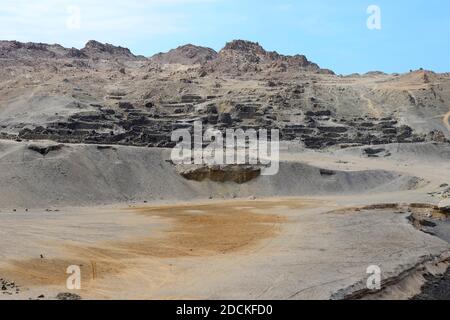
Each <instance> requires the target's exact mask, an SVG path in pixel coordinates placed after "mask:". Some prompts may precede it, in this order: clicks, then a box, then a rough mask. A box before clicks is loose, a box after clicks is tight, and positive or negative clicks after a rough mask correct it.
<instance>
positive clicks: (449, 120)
mask: <svg viewBox="0 0 450 320" xmlns="http://www.w3.org/2000/svg"><path fill="white" fill-rule="evenodd" d="M443 121H444V125H445V127H446V128H447V129H448V131H450V111H449V112H448V113H447V114H446V115H445V116H444V118H443Z"/></svg>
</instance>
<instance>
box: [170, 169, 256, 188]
mask: <svg viewBox="0 0 450 320" xmlns="http://www.w3.org/2000/svg"><path fill="white" fill-rule="evenodd" d="M176 169H177V172H178V173H179V174H180V175H181V176H183V177H184V178H185V179H188V180H194V181H205V180H210V181H213V182H220V183H223V182H235V183H238V184H242V183H246V182H249V181H251V180H254V179H256V178H258V177H259V176H260V175H261V168H259V167H257V166H248V165H220V166H219V165H217V166H207V165H198V166H197V165H178V166H177V167H176Z"/></svg>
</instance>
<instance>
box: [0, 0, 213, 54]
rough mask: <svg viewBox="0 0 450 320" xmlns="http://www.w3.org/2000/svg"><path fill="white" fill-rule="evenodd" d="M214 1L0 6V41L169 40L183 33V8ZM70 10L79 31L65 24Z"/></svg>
mask: <svg viewBox="0 0 450 320" xmlns="http://www.w3.org/2000/svg"><path fill="white" fill-rule="evenodd" d="M215 1H216V0H128V1H121V0H97V1H95V2H94V1H90V0H38V1H34V0H1V1H0V39H9V40H12V39H15V40H19V41H41V42H58V43H61V44H63V45H66V46H80V44H82V43H84V42H85V41H86V40H88V39H98V40H103V41H106V40H108V41H110V42H113V43H121V42H124V40H126V39H137V38H142V37H152V36H162V35H171V34H175V33H181V32H186V31H187V30H188V28H189V24H190V21H189V19H190V16H189V15H188V14H186V13H185V11H184V10H186V9H189V6H191V5H195V4H205V5H206V4H208V3H212V2H215ZM70 7H78V8H79V14H80V16H79V19H78V20H79V27H76V28H73V26H74V25H73V24H71V23H72V22H73V21H77V19H75V20H74V17H73V14H74V12H73V10H72V11H68V8H70ZM169 9H170V10H169ZM71 15H72V16H71ZM68 21H69V23H68ZM68 26H69V27H68ZM70 26H72V27H70ZM75 26H76V25H75Z"/></svg>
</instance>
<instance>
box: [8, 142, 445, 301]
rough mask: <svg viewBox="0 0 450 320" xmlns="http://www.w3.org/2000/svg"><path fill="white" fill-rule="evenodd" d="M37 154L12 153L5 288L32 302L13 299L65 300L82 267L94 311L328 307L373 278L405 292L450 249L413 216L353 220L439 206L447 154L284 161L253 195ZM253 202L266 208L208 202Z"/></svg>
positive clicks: (150, 159)
mask: <svg viewBox="0 0 450 320" xmlns="http://www.w3.org/2000/svg"><path fill="white" fill-rule="evenodd" d="M27 145H28V144H27V143H13V142H3V143H2V144H1V157H0V167H1V170H0V172H1V174H2V175H3V176H2V179H1V180H0V181H2V191H3V190H5V192H2V197H1V201H2V206H1V207H2V209H1V212H0V237H1V238H2V243H1V244H0V257H1V259H0V261H1V263H0V277H2V278H5V279H8V280H10V281H15V282H16V284H17V285H19V288H20V290H19V292H18V294H13V295H11V296H10V295H7V294H6V295H5V294H4V295H0V298H8V299H11V298H12V299H23V298H29V297H31V298H36V297H38V296H39V295H41V294H44V295H45V297H46V298H54V297H55V296H56V294H57V293H59V292H66V291H68V290H67V289H66V287H65V280H66V278H67V276H68V275H66V274H65V269H66V268H67V266H69V265H73V264H76V265H81V266H82V267H81V269H82V276H83V281H82V286H83V288H82V290H81V291H76V292H75V293H77V294H80V295H81V296H82V297H84V298H101V299H111V298H123V299H130V298H137V299H152V298H163V299H170V298H212V299H220V298H222V299H228V298H243V299H266V298H267V299H269V298H279V299H313V298H316V299H329V298H330V297H337V296H339V295H336V294H338V293H340V292H347V293H348V292H351V291H352V290H357V289H360V288H361V286H363V284H364V283H365V279H367V274H366V273H365V272H366V269H367V267H368V266H369V265H373V264H375V265H379V266H380V267H381V269H382V272H383V278H384V279H388V278H391V279H395V278H396V277H397V276H398V275H399V274H401V273H402V272H403V271H405V270H409V269H411V268H412V267H414V266H415V265H417V264H418V263H421V262H423V261H424V260H427V259H428V258H427V257H438V256H440V255H441V254H444V255H445V254H446V253H447V252H448V251H449V249H450V247H449V245H448V243H447V242H445V241H443V240H440V239H438V238H437V237H434V236H431V235H428V234H425V233H423V232H421V231H419V230H417V229H415V228H414V226H413V225H412V224H411V223H410V222H409V221H408V219H407V217H408V216H409V215H410V214H411V212H409V211H408V210H409V209H407V208H408V206H406V207H397V208H396V207H391V206H381V207H379V208H378V209H375V208H371V207H369V208H367V209H364V208H363V209H358V210H355V209H353V208H355V207H358V208H361V207H362V206H365V205H373V204H377V203H378V204H379V203H388V204H389V203H392V204H396V203H405V204H409V203H417V202H422V203H437V202H438V201H439V198H435V197H432V196H430V195H429V194H428V192H430V191H434V190H436V189H437V188H439V186H440V185H441V184H442V183H444V182H446V181H447V182H448V181H449V180H450V179H449V177H450V167H449V162H448V155H449V153H448V151H449V150H448V148H449V147H448V145H435V144H421V145H395V146H394V145H392V146H385V148H386V149H388V150H389V151H390V152H391V153H392V154H391V156H390V157H386V158H377V159H376V158H375V159H368V158H367V157H366V156H363V154H362V150H361V148H354V149H348V150H343V151H335V152H334V153H329V152H302V153H298V152H288V151H284V152H283V155H282V160H283V165H282V166H281V171H280V173H279V175H278V176H275V177H260V178H258V179H256V180H254V181H251V182H250V183H249V184H248V185H247V184H244V185H237V184H234V183H229V184H223V185H221V184H215V183H211V182H203V183H199V182H188V181H185V180H183V179H182V178H181V177H180V176H178V175H177V174H176V172H175V171H174V170H173V168H171V165H170V164H169V163H167V162H166V161H165V160H166V158H165V157H166V155H165V151H164V150H152V149H141V148H130V147H116V149H102V150H99V149H98V148H97V146H94V145H92V146H85V145H67V146H64V147H63V148H61V149H60V150H56V151H55V152H50V153H49V154H47V155H46V156H45V157H44V156H42V155H40V154H39V153H37V152H35V151H31V150H29V149H28V148H27ZM44 145H48V143H44ZM300 161H301V162H300ZM105 163H109V164H113V165H112V166H111V165H110V166H105V165H104V164H105ZM319 168H327V169H330V170H335V171H336V172H335V174H334V175H332V176H328V175H327V176H322V175H321V174H320V169H319ZM437 168H439V169H437ZM414 176H417V177H418V178H413V177H414ZM16 181H19V182H16ZM162 182H163V183H162ZM14 190H15V191H16V193H14ZM80 190H83V191H82V192H81V191H80ZM250 191H251V192H252V194H254V195H257V198H258V199H257V200H237V199H234V200H201V199H202V198H203V199H207V198H208V197H209V196H210V195H213V196H214V197H215V198H216V199H223V198H232V197H233V196H237V197H243V198H245V197H247V196H248V195H250ZM40 192H42V194H40ZM44 194H45V195H47V196H46V197H43V195H44ZM163 195H164V196H163ZM269 195H272V198H266V199H263V198H265V197H268V196H269ZM273 195H280V197H276V198H273ZM282 195H284V197H282ZM286 195H289V196H295V197H294V198H286V197H285V196H286ZM305 195H307V197H305ZM62 196H64V198H62ZM300 196H303V197H300ZM175 199H177V200H178V201H180V200H181V201H182V200H184V201H185V203H180V204H177V205H174V204H173V202H174V200H175ZM98 200H100V201H101V202H103V203H105V204H107V203H109V204H111V203H113V202H114V203H116V204H114V205H110V206H100V207H95V206H93V205H94V204H97V205H98V204H101V202H100V203H99V202H97V201H98ZM132 200H134V204H133V203H132V202H133V201H132ZM144 200H149V201H151V202H155V201H157V202H171V203H172V204H171V205H163V204H156V203H155V204H147V205H145V204H143V203H142V201H144ZM77 201H78V202H77ZM118 202H121V204H119V203H118ZM127 202H128V203H130V205H131V207H130V206H128V205H127V204H126V203H127ZM13 204H15V205H16V206H15V208H18V209H17V211H15V212H14V211H13V210H12V209H13V208H14V207H12V205H13ZM52 204H53V205H52ZM55 204H56V205H57V206H56V207H57V210H58V211H46V210H44V209H45V208H46V206H50V205H52V209H56V208H55ZM69 205H70V206H71V207H68V206H69ZM24 208H29V210H28V211H25V209H24ZM38 208H44V209H38ZM18 239H20V241H18ZM41 255H42V257H41ZM442 259H443V258H442ZM352 286H354V287H352ZM419 287H420V286H419ZM349 288H353V289H349ZM342 290H344V291H342ZM349 290H350V291H349ZM408 294H411V292H406V293H405V294H404V295H403V296H402V297H405V296H408Z"/></svg>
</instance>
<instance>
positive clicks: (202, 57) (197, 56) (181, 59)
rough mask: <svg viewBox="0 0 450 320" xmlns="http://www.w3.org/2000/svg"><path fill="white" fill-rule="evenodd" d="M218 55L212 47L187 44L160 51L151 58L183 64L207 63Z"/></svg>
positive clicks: (168, 62)
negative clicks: (167, 50)
mask: <svg viewBox="0 0 450 320" xmlns="http://www.w3.org/2000/svg"><path fill="white" fill-rule="evenodd" d="M216 57H217V52H216V51H214V50H213V49H211V48H206V47H199V46H194V45H192V44H187V45H184V46H180V47H178V48H176V49H172V50H170V51H169V52H166V53H158V54H156V55H154V56H153V57H151V58H150V59H151V60H152V61H154V62H156V63H160V64H176V63H178V64H183V65H195V64H205V63H206V62H208V61H211V60H214V59H216Z"/></svg>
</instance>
